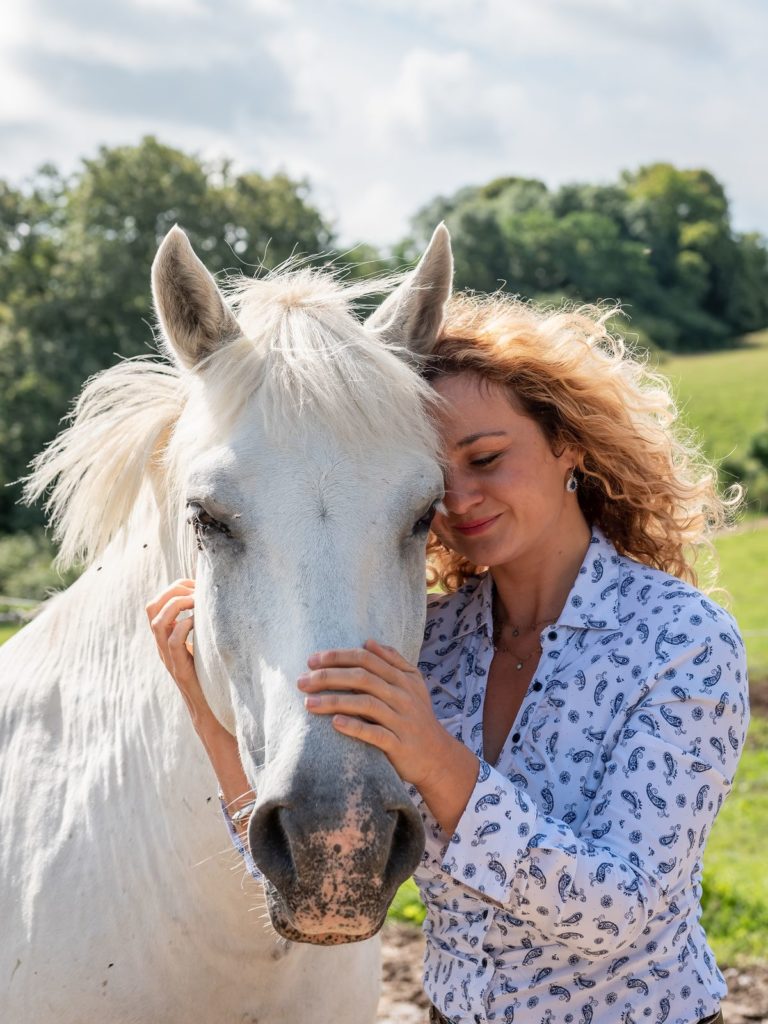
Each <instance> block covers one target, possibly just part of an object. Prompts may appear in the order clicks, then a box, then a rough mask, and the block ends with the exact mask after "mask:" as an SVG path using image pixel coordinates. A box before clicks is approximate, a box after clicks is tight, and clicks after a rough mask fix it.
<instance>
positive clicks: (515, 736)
mask: <svg viewBox="0 0 768 1024" xmlns="http://www.w3.org/2000/svg"><path fill="white" fill-rule="evenodd" d="M512 742H513V743H519V742H520V733H519V732H513V733H512Z"/></svg>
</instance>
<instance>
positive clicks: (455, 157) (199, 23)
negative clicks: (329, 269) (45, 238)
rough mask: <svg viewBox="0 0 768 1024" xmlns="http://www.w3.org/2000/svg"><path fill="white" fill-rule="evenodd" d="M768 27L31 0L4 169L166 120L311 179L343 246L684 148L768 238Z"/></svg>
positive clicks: (682, 14) (735, 14)
mask: <svg viewBox="0 0 768 1024" xmlns="http://www.w3.org/2000/svg"><path fill="white" fill-rule="evenodd" d="M41 12H42V13H41ZM766 28H768V10H766V9H765V8H764V7H763V6H762V4H761V2H760V3H759V2H758V0H729V4H728V5H727V7H726V6H724V5H723V4H722V2H721V0H676V2H675V3H672V4H670V3H668V2H666V0H646V2H645V3H643V4H638V3H637V2H636V0H535V2H534V0H512V2H510V0H418V2H416V3H414V2H413V0H368V2H367V3H366V4H365V5H355V4H350V3H349V2H348V0H325V2H324V3H322V4H310V3H308V2H306V0H305V2H304V3H302V2H300V0H294V2H293V3H288V2H285V0H217V2H216V3H214V2H213V0H116V2H115V3H114V4H108V5H105V4H104V3H103V0H68V2H67V3H66V4H60V3H58V0H28V2H27V3H26V4H25V5H21V4H13V5H11V7H10V8H9V11H8V12H7V13H6V14H5V15H4V23H3V25H2V28H0V133H2V134H0V150H2V154H3V156H2V163H1V164H0V176H2V177H7V178H11V179H12V180H13V179H15V178H18V177H20V176H22V175H23V174H25V173H28V172H29V171H30V170H31V169H32V168H33V167H34V166H35V165H36V164H38V163H40V162H42V161H43V160H53V161H54V162H57V163H59V164H63V165H65V166H66V165H68V166H71V164H72V162H73V161H74V160H75V158H76V157H77V156H78V155H88V154H90V153H92V152H93V151H94V150H95V149H96V147H97V146H98V145H99V144H101V143H107V144H117V143H126V142H135V141H137V140H138V138H140V137H141V135H143V134H146V133H148V132H155V133H156V134H158V135H159V136H160V137H161V138H162V139H163V140H164V141H168V142H169V143H170V144H172V145H178V146H182V147H184V148H186V149H190V150H194V151H197V152H201V153H203V154H212V153H215V154H220V155H229V156H231V157H233V158H234V159H235V161H236V162H237V164H238V165H240V166H247V167H256V168H258V169H259V170H263V171H265V172H266V173H270V172H272V171H274V170H277V169H285V170H287V171H288V172H289V173H291V174H293V175H295V176H308V177H309V178H310V179H311V181H312V184H313V188H314V194H315V196H316V197H317V200H318V202H319V204H320V206H321V207H322V209H323V210H324V212H326V213H327V215H328V216H330V217H331V218H332V219H334V220H335V221H336V223H337V226H338V228H339V230H340V232H341V235H342V239H343V240H345V241H353V240H358V239H361V238H364V239H368V240H371V241H375V242H380V243H381V242H388V241H394V240H395V239H397V238H398V237H399V236H400V235H401V234H402V233H403V232H404V231H405V229H406V226H407V221H408V218H409V216H410V215H411V214H413V213H414V212H415V210H416V208H417V207H418V206H420V205H421V204H423V203H424V202H426V201H427V200H429V199H430V198H431V197H433V196H434V195H436V194H439V193H440V194H446V193H449V192H451V191H453V190H454V189H456V188H458V187H460V186H461V185H464V184H467V183H479V182H483V181H486V180H489V179H490V178H492V177H495V176H497V175H501V174H520V175H525V176H533V177H539V178H542V179H543V180H545V181H546V182H547V183H548V184H550V185H552V186H555V185H558V184H560V183H562V182H564V181H572V180H593V181H610V180H612V179H615V177H616V175H617V173H618V172H619V170H621V169H622V168H624V167H630V168H632V167H637V166H638V165H640V164H642V163H649V162H652V161H655V160H664V159H669V160H673V161H675V162H677V163H678V164H680V165H684V166H705V167H709V168H710V169H711V170H712V171H713V172H714V173H715V174H716V175H718V176H719V177H720V178H721V179H722V180H723V182H724V184H725V185H726V188H727V190H728V193H729V195H730V196H731V199H732V201H733V207H734V211H735V214H736V222H737V225H738V226H739V227H742V228H747V227H760V228H762V229H763V230H764V231H768V200H766V199H765V195H764V181H763V178H764V175H763V174H762V173H761V168H762V167H764V165H765V158H766V155H767V154H766V152H765V148H766V144H765V143H764V142H763V136H764V132H763V130H762V125H761V118H762V109H763V106H764V98H763V97H764V94H765V89H766V85H768V70H767V69H766V64H765V61H764V58H763V53H762V42H761V40H762V39H764V37H765V30H766ZM30 54H32V55H34V59H32V58H31V57H30ZM54 58H55V60H54ZM65 59H66V60H65ZM56 60H57V61H59V63H58V64H56V63H55V61H56ZM46 62H48V63H46ZM52 69H53V71H55V72H56V73H55V74H54V73H52ZM65 71H66V73H67V75H69V74H71V75H72V76H74V84H72V81H69V82H68V83H65V82H64V80H63V76H64V72H65ZM139 73H141V75H143V76H144V77H145V79H146V81H147V82H150V81H154V82H156V83H157V88H156V94H157V103H156V104H155V103H151V102H149V101H148V97H149V99H151V97H152V93H151V91H147V90H146V89H145V91H144V92H143V93H142V91H141V89H139V88H138V87H137V86H136V84H135V83H136V81H137V78H136V76H137V75H139ZM78 76H79V77H78ZM152 76H155V77H154V78H153V77H152ZM222 82H224V83H225V85H222ZM227 82H229V83H230V84H229V85H226V83H227ZM78 83H79V84H78ZM185 89H186V91H187V94H188V100H189V104H185V102H183V100H184V97H183V96H181V97H179V96H175V95H174V96H168V95H167V93H168V92H169V90H173V91H174V92H175V91H176V90H182V91H183V90H185ZM97 92H98V95H99V102H100V105H101V106H100V107H99V106H98V105H96V104H94V102H93V96H94V94H95V93H97ZM139 100H141V103H140V104H139V102H138V101H139ZM171 100H173V102H171ZM196 100H197V103H196ZM195 103H196V106H197V108H198V109H196V110H191V109H190V106H189V105H190V104H191V105H195ZM203 115H204V116H203Z"/></svg>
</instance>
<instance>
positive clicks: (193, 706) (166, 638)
mask: <svg viewBox="0 0 768 1024" xmlns="http://www.w3.org/2000/svg"><path fill="white" fill-rule="evenodd" d="M194 606H195V581H194V580H189V579H184V580H176V581H175V582H174V583H171V585H170V586H169V587H167V588H166V589H165V590H163V591H161V593H159V594H158V595H157V597H155V598H154V599H153V600H152V601H150V602H149V603H148V604H147V606H146V611H147V618H148V619H149V624H150V626H151V628H152V633H153V635H154V637H155V643H156V644H157V650H158V653H159V655H160V658H161V660H162V662H163V664H164V665H165V667H166V668H167V669H168V671H169V672H170V674H171V676H172V677H173V680H174V682H175V683H176V685H177V686H178V688H179V692H180V693H181V695H182V697H183V698H184V703H185V704H186V705H187V709H188V710H189V713H190V715H191V717H192V721H193V722H194V724H195V727H196V728H198V729H199V728H200V726H201V725H204V724H206V723H209V722H210V720H211V719H212V718H213V713H212V712H211V709H210V707H209V705H208V702H207V701H206V699H205V696H204V694H203V691H202V688H201V686H200V681H199V680H198V678H197V672H196V671H195V660H194V658H193V657H192V652H191V650H190V647H191V644H190V643H189V634H190V633H191V631H192V629H193V627H194V624H195V617H194V614H192V615H189V616H187V617H185V618H183V619H179V618H178V616H179V615H180V614H181V612H184V611H193V609H194Z"/></svg>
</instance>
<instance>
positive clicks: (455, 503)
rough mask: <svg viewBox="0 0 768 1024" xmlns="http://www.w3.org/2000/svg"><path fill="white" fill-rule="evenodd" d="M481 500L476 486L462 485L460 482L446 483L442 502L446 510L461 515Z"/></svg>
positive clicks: (481, 497)
mask: <svg viewBox="0 0 768 1024" xmlns="http://www.w3.org/2000/svg"><path fill="white" fill-rule="evenodd" d="M482 500H483V496H482V494H480V493H479V491H478V490H477V489H476V488H473V487H466V486H462V485H461V483H458V482H457V483H456V484H451V485H447V486H446V488H445V497H444V498H443V504H444V505H445V508H446V511H447V512H449V513H450V514H451V515H454V516H463V515H466V513H467V512H469V510H470V509H471V508H473V507H474V506H475V505H478V504H479V503H480V502H481V501H482Z"/></svg>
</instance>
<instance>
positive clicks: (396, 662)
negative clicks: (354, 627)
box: [365, 638, 419, 675]
mask: <svg viewBox="0 0 768 1024" xmlns="http://www.w3.org/2000/svg"><path fill="white" fill-rule="evenodd" d="M365 649H366V650H367V651H371V652H372V653H373V654H375V655H376V656H377V657H378V658H380V659H381V660H382V661H384V662H386V663H387V664H388V665H391V666H392V667H393V668H396V669H398V671H400V672H408V673H410V674H411V675H413V674H414V673H416V674H418V672H419V670H418V668H416V666H415V665H411V663H410V662H409V661H407V660H406V659H405V658H404V657H403V656H402V654H401V653H400V652H399V651H398V650H396V649H395V648H394V647H390V646H389V645H388V644H380V643H379V641H378V640H374V639H372V638H371V639H370V640H366V641H365Z"/></svg>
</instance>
